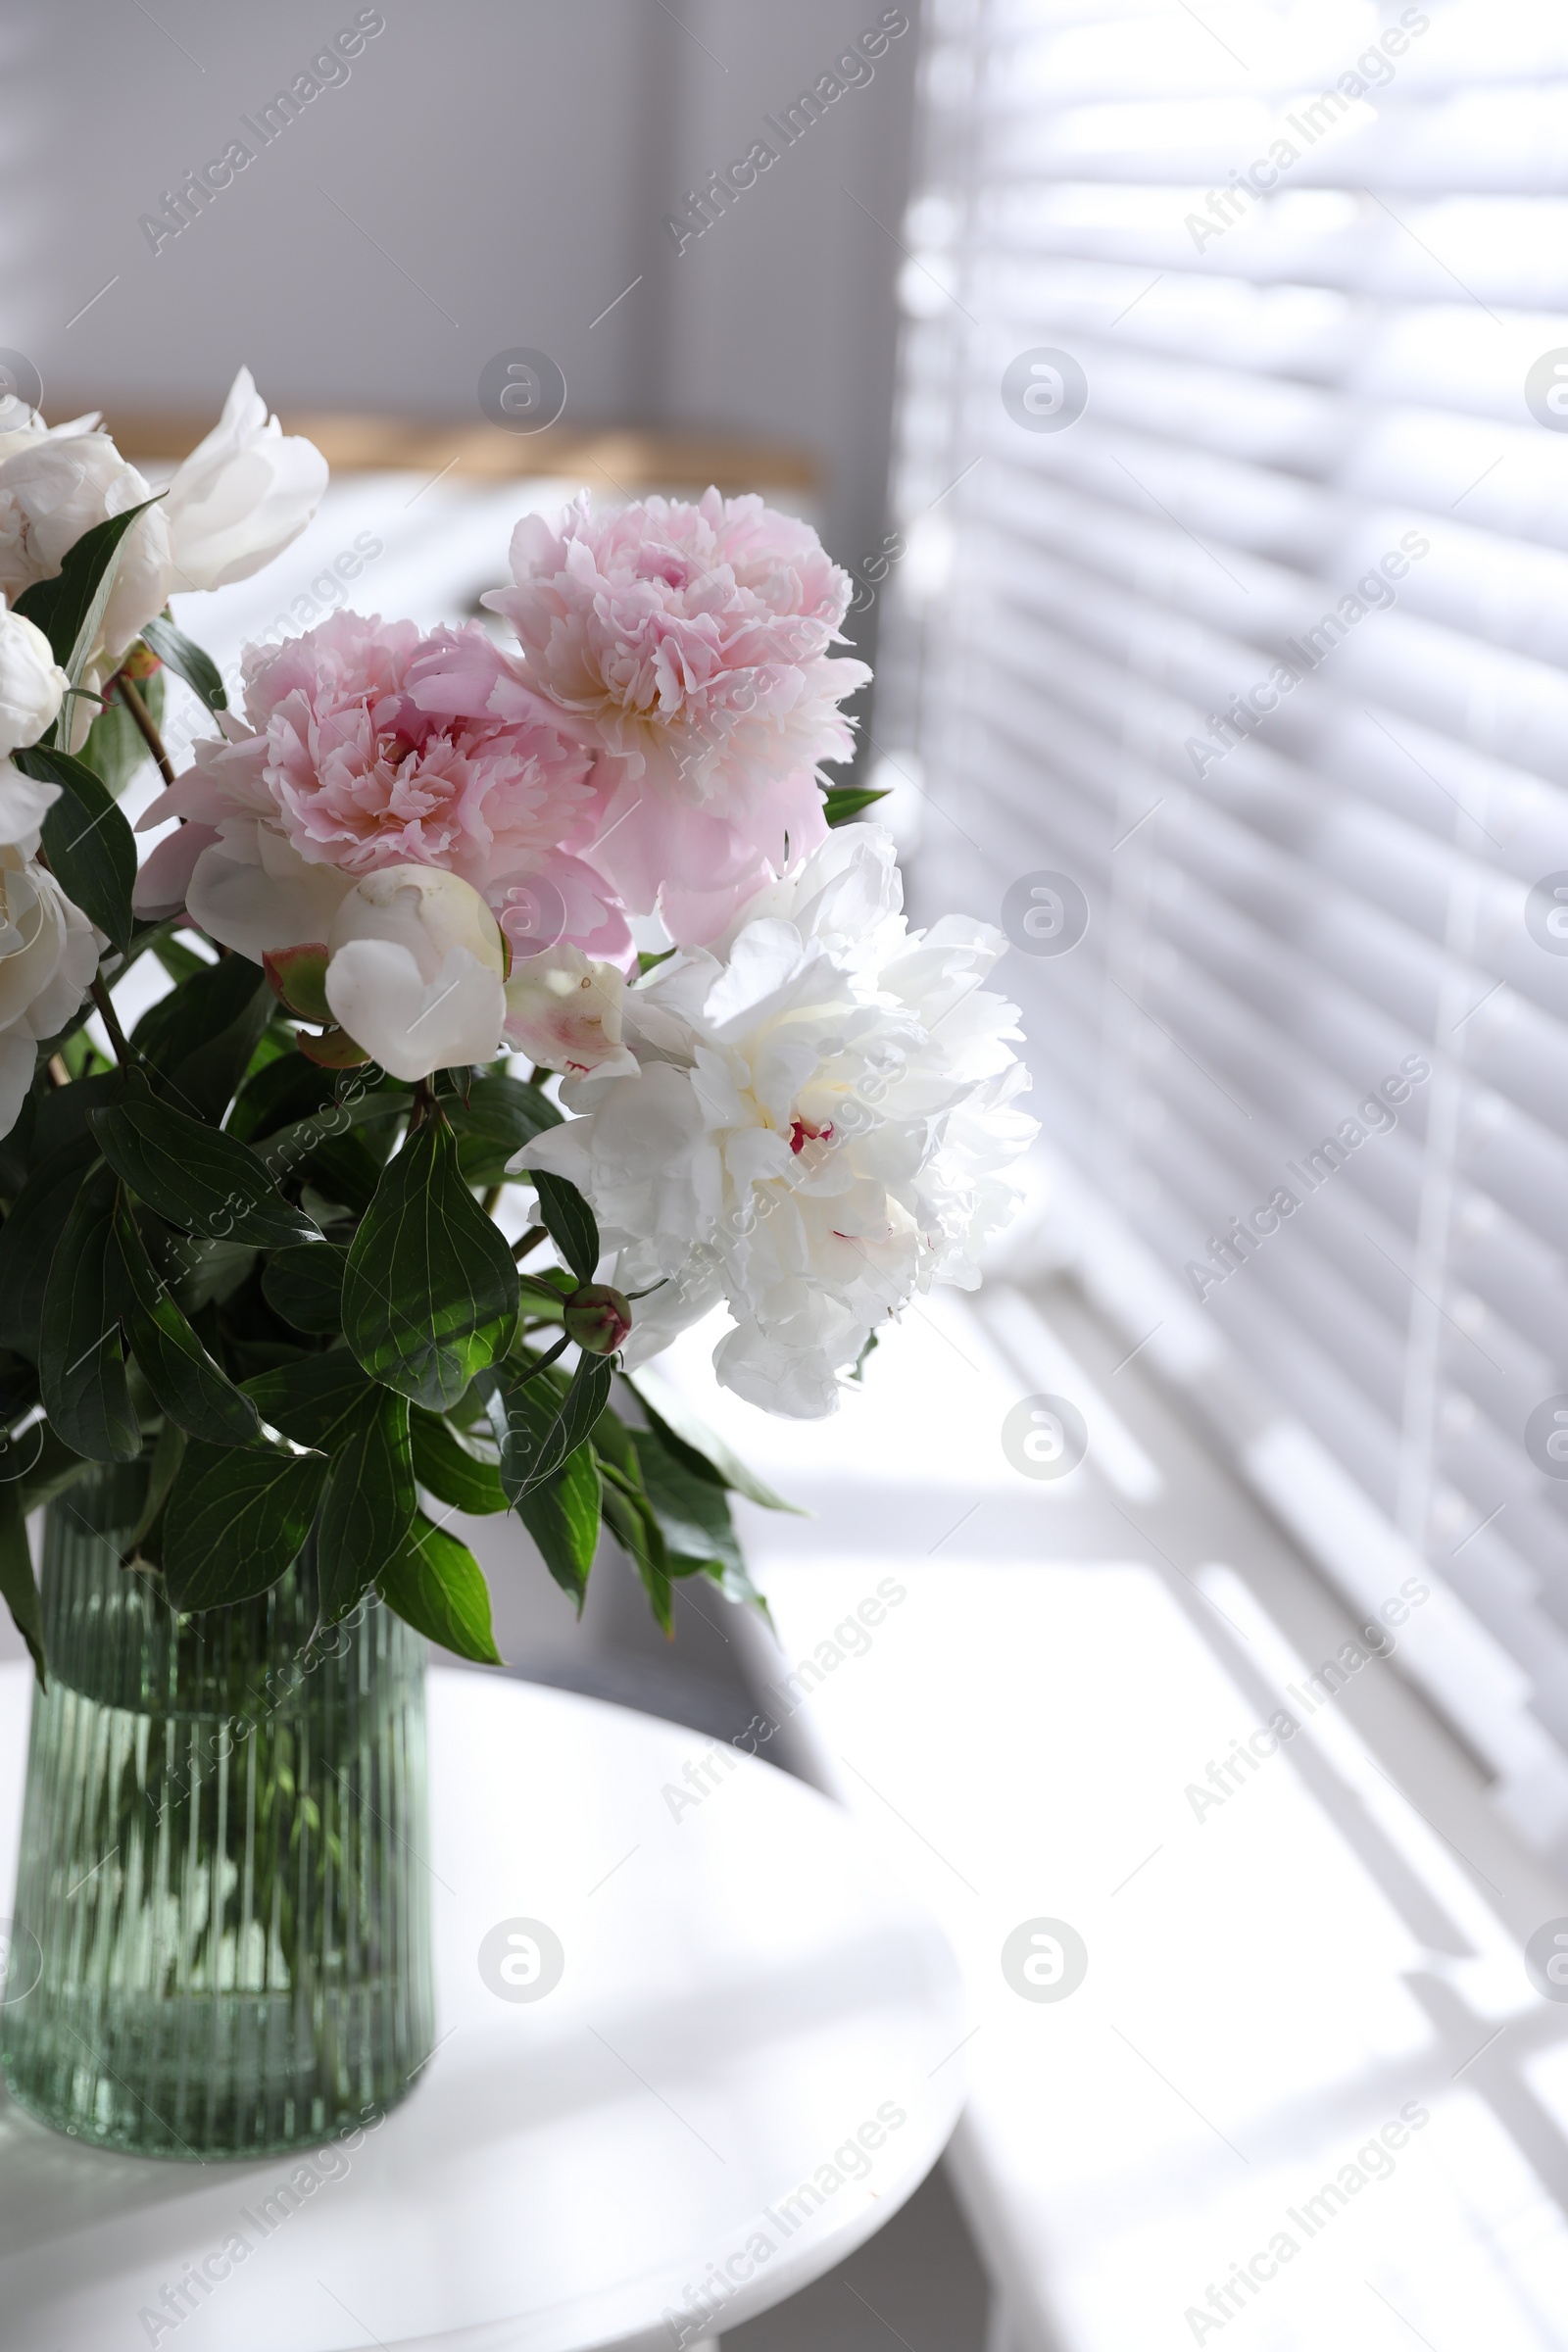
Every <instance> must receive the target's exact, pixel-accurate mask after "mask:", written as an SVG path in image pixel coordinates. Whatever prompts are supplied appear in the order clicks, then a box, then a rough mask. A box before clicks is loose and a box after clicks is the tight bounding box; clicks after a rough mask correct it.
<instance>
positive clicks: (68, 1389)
mask: <svg viewBox="0 0 1568 2352" xmlns="http://www.w3.org/2000/svg"><path fill="white" fill-rule="evenodd" d="M117 1191H118V1182H117V1179H116V1176H115V1172H114V1170H113V1169H112V1168H97V1169H95V1170H94V1172H93V1173H92V1174H91V1175H90V1176H88V1177H87V1179H86V1181H85V1182H84V1183H83V1185H82V1187H81V1189H80V1191H79V1192H78V1193H77V1195H76V1198H75V1200H74V1201H73V1203H72V1209H71V1214H70V1216H69V1217H68V1218H67V1219H66V1227H65V1231H64V1232H63V1233H62V1234H61V1236H60V1239H59V1241H58V1243H57V1244H56V1245H55V1253H54V1256H53V1257H52V1259H51V1260H50V1263H49V1280H48V1283H47V1285H46V1287H45V1290H44V1299H43V1334H42V1339H41V1342H40V1346H39V1350H38V1382H39V1387H40V1390H41V1392H42V1395H43V1402H44V1409H45V1411H46V1412H47V1413H48V1415H49V1419H50V1422H51V1424H52V1425H53V1427H54V1429H55V1430H56V1432H57V1433H58V1434H59V1436H61V1437H62V1438H64V1439H65V1441H66V1443H67V1445H68V1446H73V1447H74V1448H75V1450H76V1452H77V1453H82V1454H85V1455H86V1456H87V1458H88V1459H89V1460H90V1461H94V1462H133V1461H134V1460H135V1459H136V1456H137V1455H138V1454H139V1453H140V1451H141V1431H140V1429H139V1428H138V1426H137V1422H136V1415H135V1412H134V1410H133V1408H132V1406H131V1401H130V1392H129V1390H128V1388H127V1387H126V1385H125V1360H124V1356H123V1352H122V1349H121V1344H120V1286H121V1270H120V1253H119V1250H117V1249H116V1247H115V1228H114V1215H115V1200H116V1194H117Z"/></svg>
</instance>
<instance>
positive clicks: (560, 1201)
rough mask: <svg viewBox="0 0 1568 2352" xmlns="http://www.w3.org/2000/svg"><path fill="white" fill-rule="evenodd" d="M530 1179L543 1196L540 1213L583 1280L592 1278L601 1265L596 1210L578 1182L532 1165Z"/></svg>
mask: <svg viewBox="0 0 1568 2352" xmlns="http://www.w3.org/2000/svg"><path fill="white" fill-rule="evenodd" d="M528 1180H529V1182H530V1183H531V1184H532V1186H533V1188H534V1191H535V1192H536V1193H537V1194H538V1196H539V1216H540V1220H541V1222H542V1223H543V1225H544V1227H545V1230H546V1232H547V1233H548V1234H549V1236H550V1239H551V1240H552V1241H553V1242H554V1243H555V1245H556V1248H557V1249H558V1250H560V1251H561V1254H562V1256H563V1257H564V1260H565V1262H566V1264H567V1265H568V1266H569V1267H570V1268H571V1270H572V1272H573V1273H574V1274H575V1275H576V1277H577V1280H578V1281H579V1282H592V1280H593V1278H594V1274H595V1272H596V1270H597V1268H598V1265H599V1258H600V1246H599V1227H598V1225H597V1224H596V1223H595V1221H594V1212H593V1210H592V1209H591V1208H590V1207H589V1205H588V1203H587V1201H585V1200H584V1199H583V1197H582V1195H581V1193H579V1192H578V1190H577V1187H576V1186H575V1185H574V1184H568V1183H567V1181H566V1179H565V1177H564V1176H551V1175H549V1174H548V1173H547V1172H546V1170H545V1169H543V1168H530V1169H529V1170H528Z"/></svg>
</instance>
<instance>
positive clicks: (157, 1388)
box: [115, 1201, 262, 1446]
mask: <svg viewBox="0 0 1568 2352" xmlns="http://www.w3.org/2000/svg"><path fill="white" fill-rule="evenodd" d="M115 1243H116V1247H117V1249H118V1250H119V1254H120V1262H121V1267H122V1270H123V1285H122V1290H121V1317H122V1321H123V1325H124V1330H125V1337H126V1338H127V1339H128V1340H129V1342H130V1347H131V1352H132V1354H133V1355H134V1356H135V1358H136V1362H137V1364H138V1365H139V1366H140V1368H141V1372H142V1375H143V1378H144V1379H145V1380H146V1383H147V1386H148V1387H149V1388H150V1389H151V1391H152V1393H153V1395H154V1396H155V1397H157V1399H158V1402H159V1404H160V1405H161V1406H162V1407H163V1410H164V1411H165V1412H166V1413H167V1414H168V1415H169V1417H170V1419H171V1420H172V1421H176V1422H177V1423H178V1424H179V1427H180V1428H181V1429H183V1430H185V1431H186V1432H187V1433H188V1434H189V1435H190V1436H191V1437H193V1438H204V1439H205V1440H206V1441H207V1442H208V1443H209V1444H210V1445H213V1446H245V1445H249V1444H251V1443H252V1442H253V1441H254V1440H255V1439H258V1438H260V1436H261V1434H262V1431H261V1423H260V1421H259V1420H258V1418H257V1413H256V1407H255V1405H254V1404H253V1403H252V1402H251V1400H250V1398H249V1397H245V1396H242V1395H241V1393H240V1391H239V1390H238V1389H236V1388H235V1387H234V1386H233V1384H232V1382H231V1381H230V1380H229V1378H228V1376H227V1374H226V1373H225V1372H224V1371H223V1370H222V1368H221V1365H219V1364H216V1363H214V1361H213V1359H212V1357H211V1356H210V1355H209V1354H208V1352H207V1350H206V1348H204V1347H203V1346H202V1344H201V1342H200V1340H199V1339H198V1338H197V1337H196V1334H195V1333H194V1332H193V1331H192V1329H191V1327H190V1325H189V1324H188V1323H187V1322H186V1320H185V1318H184V1316H183V1315H182V1314H181V1313H180V1310H179V1308H178V1307H177V1306H176V1305H175V1304H174V1301H173V1299H172V1297H171V1295H170V1291H169V1286H168V1284H167V1283H164V1282H161V1281H160V1280H159V1278H158V1276H157V1274H156V1273H155V1272H154V1270H153V1264H152V1260H151V1259H150V1258H149V1256H148V1255H147V1249H146V1245H145V1243H144V1242H143V1241H142V1238H141V1235H140V1234H139V1233H138V1232H137V1230H136V1227H135V1225H134V1224H133V1222H132V1221H131V1217H130V1214H129V1211H128V1210H127V1209H126V1208H125V1206H124V1203H123V1201H122V1202H121V1203H120V1204H119V1206H118V1207H117V1210H116V1215H115Z"/></svg>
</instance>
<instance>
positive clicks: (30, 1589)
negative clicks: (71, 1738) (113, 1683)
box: [0, 1486, 45, 1691]
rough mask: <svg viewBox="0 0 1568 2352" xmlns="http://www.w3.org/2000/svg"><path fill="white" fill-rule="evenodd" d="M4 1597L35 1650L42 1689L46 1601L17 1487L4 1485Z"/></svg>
mask: <svg viewBox="0 0 1568 2352" xmlns="http://www.w3.org/2000/svg"><path fill="white" fill-rule="evenodd" d="M0 1599H3V1600H4V1602H5V1604H6V1607H7V1608H8V1609H9V1610H10V1611H11V1619H12V1623H13V1624H14V1625H15V1627H16V1629H17V1631H18V1633H19V1634H20V1635H21V1636H22V1639H23V1640H24V1642H25V1643H26V1644H27V1647H28V1649H29V1650H30V1651H31V1652H32V1671H33V1673H34V1674H35V1675H36V1676H37V1678H38V1688H39V1690H40V1691H42V1690H43V1689H44V1688H45V1683H44V1661H43V1603H42V1601H41V1600H40V1599H39V1597H38V1587H37V1584H36V1582H35V1580H34V1577H33V1573H32V1554H31V1552H30V1551H29V1550H28V1548H27V1522H26V1520H25V1517H24V1515H23V1509H22V1504H21V1501H20V1499H19V1498H18V1495H17V1490H16V1488H15V1487H14V1486H8V1487H0Z"/></svg>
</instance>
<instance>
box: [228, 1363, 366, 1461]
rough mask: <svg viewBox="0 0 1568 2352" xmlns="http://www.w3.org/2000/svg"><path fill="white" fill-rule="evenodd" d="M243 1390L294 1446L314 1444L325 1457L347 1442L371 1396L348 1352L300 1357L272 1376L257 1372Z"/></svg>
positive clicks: (266, 1418)
mask: <svg viewBox="0 0 1568 2352" xmlns="http://www.w3.org/2000/svg"><path fill="white" fill-rule="evenodd" d="M244 1388H245V1394H246V1396H247V1397H251V1398H253V1399H254V1401H255V1405H256V1409H257V1411H258V1412H259V1413H260V1414H261V1416H262V1419H263V1420H264V1421H267V1422H270V1424H271V1426H272V1427H273V1428H274V1429H280V1430H281V1431H282V1432H283V1435H284V1436H285V1437H286V1438H292V1439H293V1441H294V1443H295V1445H296V1446H316V1447H317V1448H318V1449H319V1451H321V1452H323V1453H333V1452H335V1451H336V1450H337V1448H338V1447H339V1446H341V1445H343V1444H344V1443H345V1441H346V1440H347V1437H348V1435H349V1431H350V1428H351V1427H352V1425H353V1424H354V1423H355V1422H356V1421H357V1420H359V1419H360V1418H361V1416H362V1415H363V1414H364V1413H365V1411H366V1410H367V1408H368V1401H369V1398H370V1397H371V1396H372V1395H373V1394H374V1388H373V1384H372V1383H371V1382H370V1381H368V1380H367V1379H366V1377H365V1374H364V1373H363V1372H362V1371H361V1370H360V1367H359V1365H358V1364H357V1363H356V1362H355V1360H354V1358H353V1356H352V1355H351V1354H350V1353H349V1351H348V1349H347V1348H329V1349H328V1350H327V1352H326V1353H325V1354H324V1355H306V1356H301V1357H299V1358H298V1359H297V1360H296V1361H295V1362H294V1363H291V1364H281V1365H279V1367H278V1369H277V1370H276V1371H275V1372H258V1373H257V1374H256V1375H255V1376H254V1378H252V1379H250V1380H247V1381H246V1382H245V1384H244Z"/></svg>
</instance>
